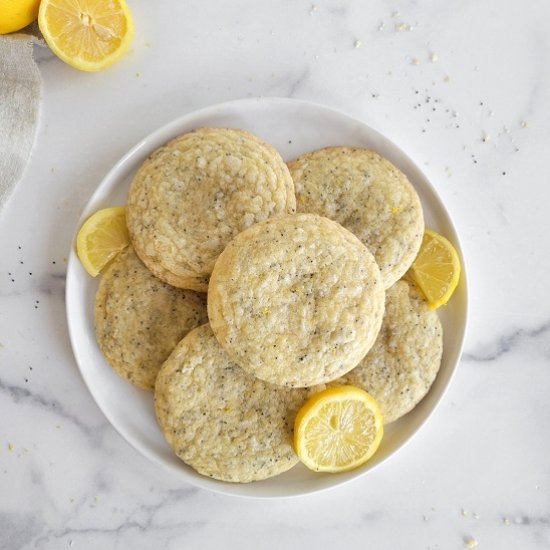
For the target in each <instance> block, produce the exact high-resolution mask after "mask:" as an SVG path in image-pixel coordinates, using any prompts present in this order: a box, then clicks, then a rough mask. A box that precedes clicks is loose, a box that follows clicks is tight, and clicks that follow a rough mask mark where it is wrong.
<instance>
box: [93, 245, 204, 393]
mask: <svg viewBox="0 0 550 550" xmlns="http://www.w3.org/2000/svg"><path fill="white" fill-rule="evenodd" d="M207 319H208V317H207V314H206V295H205V294H199V293H197V292H193V291H192V290H183V289H180V288H175V287H173V286H170V285H167V284H166V283H164V282H162V281H160V280H159V279H158V278H157V277H155V276H153V275H152V274H151V272H150V271H149V270H148V269H147V268H146V267H145V266H144V265H143V263H142V262H141V260H140V259H139V258H138V257H137V255H136V254H135V252H134V250H133V248H132V247H131V246H130V247H128V248H127V249H126V250H124V251H123V252H121V253H120V254H119V256H118V257H117V258H116V259H115V260H114V262H113V263H112V264H111V265H110V266H109V267H108V268H107V270H106V271H105V274H104V275H103V277H102V278H101V282H100V284H99V289H98V291H97V294H96V300H95V331H96V338H97V342H98V344H99V347H100V349H101V351H102V352H103V354H104V355H105V358H106V359H107V361H108V362H109V364H110V365H111V366H112V367H113V368H114V370H115V371H116V372H117V373H118V374H119V375H120V376H122V377H123V378H125V379H127V380H129V381H130V382H131V383H132V384H134V385H135V386H138V387H139V388H142V389H148V390H152V389H153V387H154V385H155V378H156V376H157V372H158V370H159V369H160V367H161V365H162V363H163V362H164V361H165V359H166V358H167V357H168V355H170V353H171V352H172V350H173V349H174V347H175V346H176V344H177V343H178V342H179V341H180V340H181V339H182V338H183V337H184V336H185V335H186V334H187V333H188V332H189V331H190V330H191V329H192V328H195V327H197V326H199V325H201V324H203V323H205V322H206V321H207Z"/></svg>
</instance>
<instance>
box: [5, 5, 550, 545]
mask: <svg viewBox="0 0 550 550" xmlns="http://www.w3.org/2000/svg"><path fill="white" fill-rule="evenodd" d="M131 7H132V10H133V13H134V16H135V20H136V36H135V40H134V44H133V46H132V49H133V51H132V53H130V54H129V55H128V56H126V57H125V58H124V59H123V60H122V61H121V62H120V63H118V64H116V65H115V66H113V67H112V68H110V69H108V70H106V71H104V72H101V73H97V74H88V73H80V72H78V71H75V70H73V69H71V68H70V67H67V66H65V65H64V64H62V63H61V62H60V61H59V60H57V59H56V58H55V56H53V55H52V54H51V52H49V50H48V49H46V48H42V47H39V46H36V51H35V56H36V59H37V61H38V63H39V66H40V70H41V72H42V75H43V79H44V93H43V100H42V112H41V121H40V127H39V132H38V137H37V145H36V147H35V150H34V153H33V155H32V158H31V161H30V163H29V166H28V168H27V171H26V173H25V176H24V178H23V180H22V181H21V183H20V184H19V186H18V188H17V190H16V192H15V194H14V195H13V197H12V198H11V200H10V202H9V204H8V205H7V207H6V208H5V209H4V211H3V212H1V213H0V250H1V251H2V254H1V255H0V549H2V550H4V549H6V550H14V549H29V550H30V549H55V550H58V549H60V548H65V547H67V548H75V549H76V548H79V549H95V548H114V549H126V548H135V549H141V548H143V549H145V548H147V549H150V548H155V549H162V550H164V549H167V550H176V549H177V550H180V549H182V548H203V549H207V550H208V549H210V548H212V549H214V548H215V549H218V548H239V549H244V550H246V549H249V548H250V549H253V548H254V549H255V548H258V546H259V545H260V546H261V547H262V548H265V549H276V548H282V547H285V548H309V547H314V546H317V547H324V546H330V547H333V548H359V547H361V548H363V547H369V548H376V549H377V550H378V549H381V550H385V549H388V550H390V549H391V550H393V549H395V548H404V547H406V548H408V549H411V550H416V549H418V550H420V549H423V550H426V549H433V550H436V549H445V550H447V549H453V548H456V549H461V548H467V547H468V544H470V545H473V544H475V543H477V544H478V546H477V548H479V549H484V548H490V549H493V548H498V549H499V550H501V549H502V550H506V549H508V548H509V549H512V548H513V549H516V548H522V549H529V550H530V549H536V550H538V549H544V548H549V547H550V499H549V498H548V495H549V494H550V468H549V466H548V464H549V463H548V456H550V437H549V436H548V433H547V432H548V430H547V428H546V426H545V419H546V418H548V417H549V416H550V400H549V399H548V396H547V394H548V387H549V384H550V344H549V342H550V321H549V319H550V309H549V306H550V302H549V300H548V297H549V296H550V278H549V277H548V271H549V269H550V256H549V255H548V250H550V231H549V229H550V225H549V221H548V214H547V211H548V205H549V204H550V191H549V188H548V185H547V179H548V160H547V159H548V150H549V148H550V133H549V132H548V128H550V110H549V109H548V105H547V101H548V100H547V98H548V97H549V95H550V76H549V75H550V73H549V71H548V70H547V64H548V61H547V60H548V58H549V56H550V38H549V35H548V33H547V29H546V27H547V24H548V20H549V17H550V6H549V4H548V3H547V2H546V1H543V0H533V2H531V3H530V4H529V7H528V8H527V7H526V6H525V5H524V4H521V3H512V2H501V1H497V0H487V1H486V2H483V3H480V2H474V1H473V0H470V1H467V2H463V3H461V5H460V8H458V7H453V8H452V9H451V8H450V7H449V6H448V5H447V4H444V3H438V2H432V3H419V2H416V1H412V0H396V1H395V2H394V3H393V4H391V5H390V4H388V3H387V2H382V1H375V2H370V3H362V2H351V1H344V2H334V1H329V0H327V1H324V0H323V1H321V0H319V1H315V2H293V1H291V0H282V1H281V2H260V3H256V4H255V6H254V9H251V8H250V3H249V2H245V0H235V2H232V3H230V4H228V3H223V2H219V1H215V2H200V1H199V0H191V1H190V2H186V3H168V2H156V3H144V2H142V3H138V2H133V3H132V5H131ZM252 96H284V97H296V98H302V99H309V100H313V101H316V102H319V103H326V104H328V105H330V106H332V107H335V108H337V109H342V110H344V111H346V112H348V113H349V114H351V115H352V116H355V117H358V118H360V119H362V120H364V121H366V122H367V123H369V124H370V125H372V126H373V127H375V128H377V129H379V130H380V131H382V132H383V133H384V134H386V135H387V136H388V137H390V138H391V139H393V140H394V141H395V142H396V143H397V144H398V145H399V146H401V147H402V148H403V149H404V150H405V151H406V152H407V153H408V154H409V155H410V156H411V157H412V158H414V159H415V161H416V162H417V163H418V164H419V165H420V166H421V167H422V168H423V170H424V171H425V172H426V174H427V175H428V177H429V179H430V180H431V181H432V182H433V183H434V185H435V187H436V188H437V191H438V193H439V194H440V195H441V197H442V198H443V200H444V201H445V203H446V205H447V207H448V208H449V210H450V212H451V214H452V216H453V219H454V221H455V223H456V225H457V228H458V231H459V233H460V235H461V237H462V241H463V246H464V252H465V255H466V259H467V263H468V265H467V268H468V274H469V278H470V290H471V317H470V323H469V332H468V338H467V342H466V346H465V350H466V351H465V354H464V356H463V359H462V361H461V363H460V365H459V367H458V369H457V372H456V375H455V377H454V380H453V382H452V384H451V386H450V388H449V390H448V392H447V394H446V396H445V398H444V399H443V401H442V403H441V404H440V406H439V407H438V409H437V411H436V413H435V414H434V415H433V416H432V418H431V419H430V421H429V422H428V423H427V424H426V426H424V427H423V429H422V430H421V431H420V432H419V433H418V434H417V435H416V436H415V437H414V438H413V440H412V441H411V442H410V443H409V444H408V445H407V446H405V447H404V448H403V449H402V450H401V451H400V452H399V453H398V454H397V455H396V456H395V457H393V458H392V459H391V460H389V461H388V462H386V463H385V464H384V465H383V466H381V467H380V468H378V469H376V470H374V471H373V472H372V473H370V474H369V475H368V476H366V477H364V478H362V479H360V480H358V481H356V482H353V483H351V484H348V485H346V486H344V487H341V488H338V489H335V490H333V491H330V492H327V493H321V494H318V495H315V496H311V497H304V498H300V499H295V500H282V501H248V500H242V499H235V498H229V497H224V496H220V495H217V494H212V493H208V492H205V491H202V490H198V489H195V488H193V487H191V486H187V485H184V484H182V483H181V482H180V481H178V480H177V479H174V478H173V477H172V476H170V475H169V474H168V473H165V472H164V471H162V470H160V469H159V468H158V467H156V466H154V465H153V464H151V463H149V462H148V461H147V460H146V459H145V458H143V457H142V456H140V455H138V454H137V453H136V452H135V451H134V450H133V449H132V448H131V447H130V446H129V445H128V444H127V443H125V442H124V441H123V440H122V439H121V438H120V436H119V435H118V434H117V433H116V432H115V431H114V429H113V428H112V427H111V426H110V424H109V423H108V421H107V420H106V419H105V418H104V417H103V415H102V414H101V412H100V411H99V409H98V408H97V406H96V405H95V403H94V402H93V399H92V398H91V396H90V395H89V393H88V392H87V389H86V386H85V384H84V382H83V380H82V378H81V376H80V374H79V372H78V369H77V367H76V364H75V362H74V359H73V356H72V352H71V349H70V345H69V341H68V332H67V326H66V320H65V308H64V290H65V268H66V257H67V253H68V249H69V246H70V243H71V240H72V235H73V231H74V228H75V225H76V222H77V220H78V217H79V214H80V211H81V209H82V208H83V206H84V205H85V204H86V202H87V200H88V198H89V196H90V195H91V193H92V192H93V190H94V189H95V188H96V186H97V184H98V182H99V181H100V180H101V179H102V177H103V176H104V175H105V174H106V172H107V171H108V170H109V169H110V167H111V166H112V165H113V164H114V163H115V162H116V161H117V160H118V159H119V158H120V156H121V155H122V154H124V153H125V152H126V151H127V150H128V149H129V148H130V147H131V146H133V145H134V144H135V143H136V142H137V141H138V140H139V139H141V138H142V137H143V136H144V135H147V134H148V133H149V132H151V131H152V130H154V129H155V128H157V127H159V126H161V125H162V124H165V123H166V122H168V121H170V120H172V119H173V118H175V117H177V116H179V115H181V114H183V113H186V112H189V111H191V110H194V109H197V108H200V107H203V106H206V105H209V104H212V103H216V102H219V101H225V100H230V99H235V98H240V97H252Z"/></svg>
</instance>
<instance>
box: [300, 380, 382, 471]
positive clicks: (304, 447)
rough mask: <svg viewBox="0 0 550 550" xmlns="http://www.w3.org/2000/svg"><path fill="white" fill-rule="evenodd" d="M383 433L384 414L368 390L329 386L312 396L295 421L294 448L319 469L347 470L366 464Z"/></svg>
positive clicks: (306, 463)
mask: <svg viewBox="0 0 550 550" xmlns="http://www.w3.org/2000/svg"><path fill="white" fill-rule="evenodd" d="M383 433H384V427H383V421H382V413H381V412H380V409H379V407H378V404H377V403H376V401H375V400H374V398H373V397H371V396H370V395H369V394H368V393H367V392H366V391H363V390H361V389H359V388H356V387H354V386H341V387H337V388H329V389H327V390H324V391H322V392H320V393H317V394H315V395H314V396H313V397H311V398H310V399H309V400H308V401H307V402H306V403H305V405H304V406H303V407H302V408H301V409H300V410H299V411H298V415H297V416H296V422H295V423H294V448H295V450H296V454H297V455H298V457H299V458H300V460H301V461H302V462H303V464H305V465H306V466H307V467H308V468H309V469H310V470H314V471H316V472H332V473H336V472H344V471H346V470H352V469H353V468H357V467H358V466H361V464H364V463H365V462H366V461H367V460H368V459H369V458H370V457H371V456H372V455H373V454H374V453H375V452H376V449H378V446H379V445H380V441H381V440H382V435H383Z"/></svg>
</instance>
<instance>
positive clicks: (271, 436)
mask: <svg viewBox="0 0 550 550" xmlns="http://www.w3.org/2000/svg"><path fill="white" fill-rule="evenodd" d="M320 389H323V388H320ZM310 394H311V392H310V391H309V390H303V389H289V388H283V387H281V386H274V385H272V384H267V383H266V382H262V381H261V380H258V379H257V378H255V377H254V376H252V375H251V374H249V373H247V372H245V371H244V370H243V369H241V368H240V367H238V366H237V365H236V364H235V363H233V362H232V361H231V359H230V358H229V356H228V355H227V353H226V352H225V351H224V350H223V349H222V347H221V346H220V345H219V343H218V341H217V340H216V338H215V336H214V334H213V333H212V330H211V328H210V326H209V325H203V326H201V327H199V328H196V329H195V330H193V331H191V332H190V333H189V334H188V335H187V336H186V337H185V338H184V339H183V340H182V341H181V342H180V343H179V344H178V346H177V347H176V349H175V350H174V351H173V353H172V354H171V355H170V357H169V358H168V359H167V361H166V362H165V363H164V365H163V366H162V368H161V370H160V372H159V375H158V378H157V382H156V386H155V410H156V414H157V419H158V422H159V425H160V427H161V429H162V431H163V433H164V436H165V438H166V440H167V442H168V444H169V445H170V447H172V449H173V450H174V451H175V453H176V454H177V455H178V457H179V458H180V459H182V460H183V461H184V462H185V463H186V464H188V465H189V466H191V467H192V468H194V469H195V470H197V472H199V473H200V474H203V475H205V476H209V477H213V478H215V479H219V480H222V481H232V482H241V483H245V482H250V481H255V480H260V479H266V478H268V477H271V476H274V475H277V474H280V473H282V472H285V471H286V470H288V469H290V468H292V466H294V465H295V464H296V463H297V462H298V457H297V456H296V454H295V453H294V449H293V445H292V435H293V427H294V419H295V417H296V413H297V411H298V409H299V408H300V407H301V406H302V405H303V404H304V402H305V401H306V399H307V398H308V397H309V396H310Z"/></svg>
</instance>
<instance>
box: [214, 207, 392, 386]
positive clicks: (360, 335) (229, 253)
mask: <svg viewBox="0 0 550 550" xmlns="http://www.w3.org/2000/svg"><path fill="white" fill-rule="evenodd" d="M383 313H384V288H383V285H382V281H381V278H380V271H379V269H378V266H377V265H376V262H375V261H374V258H373V256H372V254H371V253H370V252H369V251H368V250H367V248H366V247H365V246H364V245H363V244H362V243H361V242H360V241H359V239H357V237H355V236H354V235H352V234H351V233H350V232H349V231H348V230H346V229H344V228H343V227H342V226H341V225H339V224H337V223H336V222H334V221H331V220H329V219H327V218H323V217H321V216H316V215H314V214H297V215H289V216H282V217H277V218H273V219H271V220H267V221H265V222H261V223H258V224H256V225H254V226H252V227H250V228H249V229H247V230H246V231H243V232H242V233H240V234H239V235H237V236H236V237H235V238H234V239H233V240H232V241H231V242H230V243H229V244H228V245H227V248H226V249H225V250H224V251H223V252H222V254H221V255H220V257H219V258H218V261H217V262H216V265H215V267H214V271H213V273H212V277H211V278H210V285H209V287H208V317H209V318H210V324H211V326H212V330H213V331H214V334H215V335H216V337H217V339H218V341H219V342H220V344H221V345H222V346H223V347H224V349H225V350H226V351H227V353H228V354H229V356H230V357H231V358H232V359H233V361H235V363H237V364H238V365H239V366H241V367H242V368H243V369H245V370H247V371H248V372H250V373H251V374H254V375H255V376H257V377H258V378H261V379H262V380H265V381H266V382H270V383H273V384H281V385H284V386H289V387H307V386H312V385H314V384H321V383H324V382H328V381H330V380H334V379H335V378H338V377H339V376H342V375H343V374H345V373H346V372H347V371H349V370H351V369H352V368H353V367H355V366H356V365H357V364H358V363H359V361H360V360H361V359H362V358H363V357H364V356H365V354H366V353H367V352H368V351H369V349H370V348H371V346H372V344H373V343H374V341H375V339H376V336H377V334H378V331H379V329H380V324H381V322H382V316H383Z"/></svg>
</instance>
